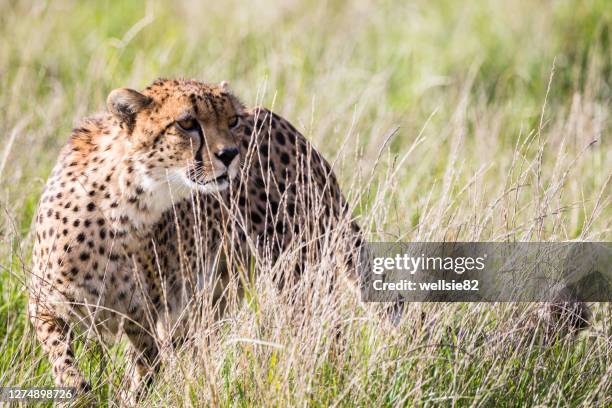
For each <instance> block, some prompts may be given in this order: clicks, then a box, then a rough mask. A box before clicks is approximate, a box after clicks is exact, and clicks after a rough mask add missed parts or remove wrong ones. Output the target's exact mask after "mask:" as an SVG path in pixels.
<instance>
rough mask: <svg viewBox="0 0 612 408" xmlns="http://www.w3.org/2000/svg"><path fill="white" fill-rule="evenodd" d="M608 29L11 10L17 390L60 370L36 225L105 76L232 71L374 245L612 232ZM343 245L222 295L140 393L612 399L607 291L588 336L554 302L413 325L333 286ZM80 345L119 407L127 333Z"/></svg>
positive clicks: (256, 12) (151, 397)
mask: <svg viewBox="0 0 612 408" xmlns="http://www.w3.org/2000/svg"><path fill="white" fill-rule="evenodd" d="M611 21H612V16H611V15H610V9H609V7H608V5H607V2H605V1H589V2H583V3H581V4H579V5H577V4H575V3H573V2H569V1H560V2H555V3H537V4H534V3H531V2H524V1H520V0H516V1H510V2H505V3H504V4H499V3H498V2H490V1H485V0H481V1H477V2H475V3H470V4H469V5H461V6H460V5H457V4H455V3H454V2H450V1H439V2H434V3H433V4H429V3H427V2H414V3H411V4H399V3H396V2H390V1H385V2H360V3H359V4H349V3H347V2H343V1H330V2H323V3H320V4H311V3H306V2H297V1H295V2H293V1H286V2H283V3H282V4H281V5H278V6H271V5H270V4H269V3H267V2H263V1H257V2H255V3H251V4H249V5H248V6H246V5H244V4H242V3H238V2H223V3H221V2H205V3H202V4H201V3H199V2H180V3H177V4H171V3H158V2H146V3H143V4H139V3H135V2H134V3H131V2H130V3H125V4H113V3H111V2H101V3H97V4H95V5H92V4H83V3H79V2H71V1H58V2H49V3H45V2H16V3H14V2H0V23H1V24H0V27H1V28H0V39H1V40H2V42H1V43H2V47H0V89H1V90H0V129H1V135H2V136H1V140H2V141H3V143H2V147H1V148H0V191H1V193H2V195H1V196H0V207H1V210H2V216H0V239H1V242H2V244H1V245H0V267H1V268H0V323H1V324H0V348H1V353H0V384H1V385H15V386H26V385H28V386H33V385H43V384H44V385H50V384H51V383H52V379H51V375H50V374H51V373H50V369H49V367H48V364H47V362H46V360H45V358H44V356H43V355H42V353H41V351H40V350H39V348H38V346H37V345H36V343H35V342H34V340H33V339H34V336H33V333H32V330H31V328H30V327H29V325H28V324H27V322H26V319H25V291H24V284H25V276H26V274H27V272H28V271H29V268H30V265H29V260H30V253H29V252H30V248H31V236H30V222H31V220H32V216H33V213H34V211H35V208H36V203H37V200H38V197H39V195H40V191H41V189H42V186H43V184H44V180H45V178H46V177H47V175H48V173H49V170H50V167H51V165H52V163H53V161H54V160H55V157H56V155H57V152H58V151H59V148H60V147H61V146H62V145H63V144H64V143H65V141H66V139H67V137H68V134H69V130H70V128H71V126H72V125H73V124H74V123H75V122H76V121H77V120H78V119H79V118H80V117H83V116H84V115H86V114H87V113H90V112H93V111H96V110H98V109H100V108H101V107H102V106H103V101H104V99H105V97H106V94H107V93H108V91H109V90H110V89H112V88H115V87H118V86H133V87H136V88H138V87H140V86H142V85H145V84H146V83H148V82H150V81H151V80H152V79H154V78H155V77H157V76H186V77H195V78H199V79H204V80H209V81H211V82H213V81H215V82H218V81H220V80H222V79H229V80H230V83H231V84H232V88H233V89H234V90H235V92H236V93H237V94H238V95H240V96H241V97H242V98H243V99H244V101H245V102H247V104H249V105H253V104H257V103H261V104H264V105H266V106H268V107H271V108H272V109H273V110H275V111H277V112H279V113H280V114H282V115H283V116H284V117H286V118H288V119H290V120H291V121H292V122H293V123H295V124H296V125H297V127H298V128H299V129H300V130H301V131H302V132H303V133H304V134H305V135H306V136H307V137H308V138H309V139H310V140H311V141H312V142H313V143H314V145H315V146H317V147H318V148H319V150H320V151H321V152H323V153H324V155H325V156H326V157H327V158H328V159H329V161H330V162H331V163H333V166H334V169H335V172H336V174H337V175H338V176H339V178H340V181H341V184H342V186H343V190H344V191H345V194H346V196H347V197H348V198H349V201H350V203H351V205H352V206H353V208H354V214H355V216H356V218H357V221H358V222H359V224H360V225H361V226H362V227H363V230H364V234H365V235H366V236H367V237H368V238H369V239H371V240H384V241H395V240H403V241H436V240H464V241H561V240H598V241H609V240H610V238H611V235H610V222H611V220H612V217H611V216H610V215H611V212H610V197H611V196H610V176H611V174H612V172H611V169H612V163H611V160H612V155H610V154H609V151H610V144H609V140H608V138H607V135H609V133H610V128H611V118H610V104H611V102H612V98H611V92H610V89H611V83H610V72H611V65H610V64H611V63H610V61H611V60H612V58H611V57H612V48H610V45H609V38H610V24H611ZM328 242H329V245H328V246H326V247H325V250H324V253H325V254H327V255H325V256H324V257H323V258H322V259H321V260H320V262H319V263H317V264H316V265H311V266H310V267H309V268H307V270H306V271H305V274H304V277H303V280H301V281H300V282H299V283H298V285H297V287H295V288H294V289H293V290H292V291H291V292H278V291H277V290H276V289H275V287H274V285H273V284H272V283H271V279H270V277H271V276H272V275H273V274H274V273H276V272H278V271H282V270H284V269H285V268H287V267H288V265H289V264H290V263H291V261H292V258H291V256H284V257H281V260H280V261H279V262H277V263H276V264H274V265H273V266H271V267H262V266H264V265H268V264H269V262H267V260H266V259H256V261H255V265H258V266H257V272H258V273H257V279H256V280H255V281H254V282H253V283H252V286H251V287H249V290H248V291H247V293H246V296H245V299H244V301H238V300H235V301H230V302H229V307H228V310H227V313H226V314H225V315H224V317H223V318H221V319H217V318H215V313H214V311H213V310H212V309H211V308H210V306H209V302H205V301H204V300H205V299H204V300H203V301H202V304H204V305H208V306H205V307H203V308H202V309H201V310H199V313H200V315H199V316H200V317H199V318H198V324H197V325H194V327H193V329H192V330H193V332H192V333H193V336H192V338H193V339H194V340H193V341H192V342H188V343H187V344H185V345H184V346H183V347H182V348H178V349H166V350H164V352H163V353H162V360H163V363H164V364H163V368H162V371H161V372H160V373H159V376H158V377H157V379H156V381H155V382H154V384H153V386H152V388H151V389H150V392H149V393H148V395H147V396H146V397H145V400H144V401H142V403H141V405H143V406H149V405H154V406H170V405H172V406H173V405H177V406H206V405H222V406H236V405H239V406H251V405H277V406H288V405H315V406H327V405H333V406H337V405H340V406H352V405H383V406H403V405H413V404H418V405H426V406H438V405H444V406H446V405H452V406H457V405H459V406H464V405H475V406H481V405H489V406H516V405H542V406H553V405H554V406H565V405H572V406H574V405H581V406H594V405H595V406H597V405H599V406H606V405H609V404H610V403H611V397H610V395H611V393H610V390H611V389H612V381H611V375H612V364H610V361H611V353H612V346H611V335H612V328H611V320H610V316H611V314H610V306H609V305H608V304H600V305H593V306H594V317H593V325H592V327H590V328H589V329H588V330H586V331H585V332H583V333H581V334H580V335H578V336H561V335H559V336H558V338H555V337H554V336H553V338H551V337H550V336H548V335H545V332H546V330H545V327H544V326H545V321H543V320H540V319H538V318H537V317H534V316H537V314H538V313H537V312H538V311H539V310H540V306H539V305H535V304H410V305H408V306H407V309H406V311H405V314H404V317H403V320H402V321H401V323H400V324H399V325H398V326H394V325H392V324H390V323H389V322H388V321H387V320H385V319H380V318H379V315H378V313H376V307H375V306H374V307H372V306H370V305H364V304H362V303H360V302H359V299H358V298H356V297H355V295H354V293H353V291H352V290H351V289H350V288H349V287H341V286H339V287H334V289H333V290H331V291H330V290H329V289H328V281H329V278H330V276H333V275H337V274H340V273H342V272H343V271H342V270H340V269H342V266H339V265H338V263H337V262H335V258H334V257H333V254H334V250H335V247H334V245H338V244H341V242H338V240H336V241H335V242H334V241H333V240H330V241H328ZM235 289H236V288H235V285H234V284H232V285H230V287H229V289H228V291H229V293H230V298H231V299H236V298H235V297H232V293H233V291H234V290H235ZM82 340H83V341H82V342H81V343H80V344H81V346H80V348H79V351H78V357H79V359H80V364H81V367H82V368H83V369H84V371H85V372H86V374H87V375H88V377H89V378H90V379H92V382H93V384H94V385H95V387H96V391H95V397H96V398H97V399H98V400H99V401H100V402H101V403H102V404H103V405H113V401H114V396H115V395H116V393H117V392H118V391H119V390H120V389H121V387H122V386H123V385H124V383H123V382H122V379H123V371H124V369H125V367H126V365H125V361H126V360H125V355H124V354H125V353H124V352H125V350H124V348H125V347H124V346H123V345H120V346H117V347H111V348H109V347H107V346H104V345H98V344H96V343H95V342H93V341H90V340H86V339H82Z"/></svg>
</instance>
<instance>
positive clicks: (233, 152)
mask: <svg viewBox="0 0 612 408" xmlns="http://www.w3.org/2000/svg"><path fill="white" fill-rule="evenodd" d="M237 155H238V148H236V147H228V148H225V149H221V150H220V151H219V152H217V153H215V156H217V159H219V160H221V163H223V164H225V167H229V165H230V164H231V162H232V160H234V157H236V156H237Z"/></svg>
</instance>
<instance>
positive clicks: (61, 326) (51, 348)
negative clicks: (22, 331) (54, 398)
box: [29, 302, 91, 392]
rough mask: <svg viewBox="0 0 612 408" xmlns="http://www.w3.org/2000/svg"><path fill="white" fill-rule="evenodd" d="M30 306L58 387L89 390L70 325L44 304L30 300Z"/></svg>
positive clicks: (32, 319)
mask: <svg viewBox="0 0 612 408" xmlns="http://www.w3.org/2000/svg"><path fill="white" fill-rule="evenodd" d="M29 306H30V308H29V309H30V320H31V321H32V323H33V325H34V329H35V331H36V337H37V338H38V341H40V343H41V344H42V348H43V351H44V352H45V353H46V354H47V356H48V357H49V361H50V362H51V365H52V366H53V374H54V376H55V384H56V385H57V386H58V387H74V388H76V389H77V391H78V392H86V391H89V390H90V388H91V387H90V386H89V384H88V383H87V381H85V378H84V377H83V375H82V374H81V372H80V371H79V369H78V368H77V365H76V362H75V359H74V352H73V349H72V334H73V332H72V329H71V327H70V325H68V323H66V322H65V321H64V320H63V319H62V318H60V317H58V316H56V315H55V314H54V313H53V312H52V311H51V309H50V308H47V307H45V306H44V305H42V304H39V303H35V302H30V305H29Z"/></svg>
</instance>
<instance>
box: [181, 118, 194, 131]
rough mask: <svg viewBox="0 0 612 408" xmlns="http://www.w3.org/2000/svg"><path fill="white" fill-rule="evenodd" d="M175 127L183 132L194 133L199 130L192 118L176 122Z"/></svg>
mask: <svg viewBox="0 0 612 408" xmlns="http://www.w3.org/2000/svg"><path fill="white" fill-rule="evenodd" d="M176 125H177V126H178V127H179V129H181V130H182V131H184V132H195V131H196V130H198V129H199V128H200V125H198V122H197V121H196V120H195V119H193V118H188V119H183V120H177V121H176Z"/></svg>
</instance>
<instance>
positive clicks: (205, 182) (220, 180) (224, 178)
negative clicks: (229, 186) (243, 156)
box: [189, 173, 229, 186]
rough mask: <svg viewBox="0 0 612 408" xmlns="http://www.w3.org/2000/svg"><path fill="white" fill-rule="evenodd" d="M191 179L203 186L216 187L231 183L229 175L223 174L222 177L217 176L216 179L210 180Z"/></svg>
mask: <svg viewBox="0 0 612 408" xmlns="http://www.w3.org/2000/svg"><path fill="white" fill-rule="evenodd" d="M189 179H190V180H191V181H193V182H194V183H196V184H199V185H201V186H207V185H214V184H223V183H225V182H226V181H229V177H228V175H227V173H223V174H221V175H220V176H217V177H215V178H214V179H210V180H202V179H196V178H193V177H189Z"/></svg>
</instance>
